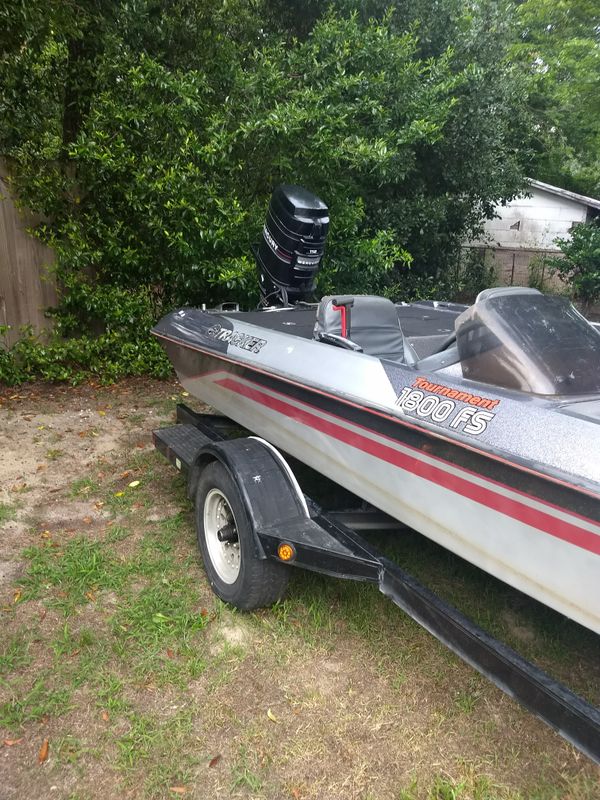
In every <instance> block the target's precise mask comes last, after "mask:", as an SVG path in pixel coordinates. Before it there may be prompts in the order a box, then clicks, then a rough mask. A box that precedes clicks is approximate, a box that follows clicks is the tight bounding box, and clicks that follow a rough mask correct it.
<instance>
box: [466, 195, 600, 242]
mask: <svg viewBox="0 0 600 800" xmlns="http://www.w3.org/2000/svg"><path fill="white" fill-rule="evenodd" d="M529 194H530V195H531V196H530V197H517V198H516V199H515V200H512V201H511V202H510V203H509V204H508V205H506V206H498V207H497V208H496V213H497V214H498V215H499V217H498V218H496V219H491V220H488V221H487V222H486V223H485V226H484V235H483V236H482V237H481V238H480V239H478V240H477V241H474V242H470V244H471V245H487V246H488V247H501V248H510V249H511V250H515V249H521V248H524V249H532V250H537V249H543V250H558V247H557V246H556V244H555V243H554V240H555V239H557V238H561V239H562V238H567V239H568V238H569V237H570V232H569V231H570V228H571V227H572V226H573V225H574V224H577V223H579V222H585V221H586V218H587V210H588V209H587V206H586V205H584V204H583V203H578V202H577V201H575V200H571V199H569V198H566V197H560V196H558V195H555V194H551V193H550V192H545V191H543V190H541V189H538V188H537V187H531V189H530V190H529Z"/></svg>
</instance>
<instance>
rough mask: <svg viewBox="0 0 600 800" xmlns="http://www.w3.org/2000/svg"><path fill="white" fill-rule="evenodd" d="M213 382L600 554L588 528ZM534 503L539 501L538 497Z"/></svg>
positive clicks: (599, 540)
mask: <svg viewBox="0 0 600 800" xmlns="http://www.w3.org/2000/svg"><path fill="white" fill-rule="evenodd" d="M216 383H217V384H218V385H219V386H222V387H223V388H226V389H229V390H230V391H233V392H235V393H237V394H241V395H243V396H244V397H246V398H248V399H249V400H253V401H254V402H256V403H259V404H260V405H264V406H267V407H268V408H270V409H272V410H273V411H277V412H278V413H280V414H284V415H285V416H286V417H290V418H292V419H295V420H297V421H298V422H301V423H302V424H303V425H307V426H308V427H310V428H313V429H315V430H319V431H321V432H322V433H324V434H326V435H327V436H331V437H332V438H334V439H337V440H338V441H341V442H344V443H345V444H348V445H350V446H351V447H355V448H356V449H358V450H361V451H362V452H364V453H368V454H369V455H372V456H374V457H375V458H378V459H380V460H381V461H385V462H387V463H388V464H392V465H393V466H395V467H399V468H400V469H403V470H406V471H407V472H410V473H412V474H413V475H416V476H417V477H419V478H423V479H424V480H427V481H431V482H432V483H435V484H436V485H438V486H441V487H443V488H445V489H449V490H450V491H453V492H456V493H457V494H460V495H461V496H463V497H467V498H469V499H470V500H473V501H474V502H476V503H479V504H480V505H483V506H485V507H487V508H490V509H492V510H494V511H497V512H498V513H500V514H504V515H505V516H507V517H511V518H512V519H515V520H517V521H518V522H522V523H523V524H525V525H529V526H531V527H533V528H536V529H537V530H540V531H543V532H544V533H547V534H549V535H550V536H554V537H555V538H557V539H562V540H563V541H565V542H568V543H569V544H573V545H575V546H576V547H580V548H582V549H583V550H587V551H589V552H590V553H594V554H595V555H600V536H597V535H596V534H594V533H592V532H591V531H587V530H585V529H584V528H580V527H578V526H577V525H573V524H572V523H569V522H566V521H565V520H562V519H560V518H557V517H555V516H553V515H552V514H549V513H546V512H544V511H540V510H539V509H536V508H532V507H531V506H528V505H526V504H525V503H522V502H520V501H519V500H515V499H514V498H510V497H506V496H504V495H502V494H500V493H498V492H495V491H494V490H493V489H489V488H486V487H484V486H480V485H479V484H476V483H473V482H471V481H469V480H467V479H466V478H463V477H461V476H458V475H454V474H453V473H451V472H448V471H446V470H444V469H442V468H440V467H437V466H435V465H433V464H429V463H427V462H425V461H422V460H420V459H418V458H416V457H415V456H411V455H409V454H407V453H402V452H399V451H398V450H395V449H394V448H392V447H389V446H388V445H385V444H382V443H381V442H377V441H374V440H373V439H370V438H369V437H367V436H364V435H362V434H360V433H356V432H355V431H352V430H348V429H347V428H344V427H343V426H342V425H339V424H338V423H336V422H332V421H331V420H327V419H323V418H322V417H319V416H317V415H316V414H313V413H312V412H310V411H306V410H304V409H302V408H298V407H297V406H295V405H292V404H291V403H288V402H287V401H285V400H280V399H278V398H275V397H272V396H271V395H269V394H267V393H265V392H262V391H260V390H259V389H254V388H252V387H250V386H247V385H246V384H244V383H241V382H240V381H237V380H235V379H233V378H223V379H221V380H218V381H216ZM507 488H508V487H507ZM532 499H533V498H532ZM537 502H541V501H539V500H537Z"/></svg>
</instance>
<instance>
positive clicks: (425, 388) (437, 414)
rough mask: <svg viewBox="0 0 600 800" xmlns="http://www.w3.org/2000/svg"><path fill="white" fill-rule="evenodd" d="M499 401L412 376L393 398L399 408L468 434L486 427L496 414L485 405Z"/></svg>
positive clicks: (492, 405)
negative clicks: (396, 396)
mask: <svg viewBox="0 0 600 800" xmlns="http://www.w3.org/2000/svg"><path fill="white" fill-rule="evenodd" d="M458 403H465V405H464V406H459V405H458ZM499 403H500V400H492V399H490V398H489V397H480V396H479V395H474V394H471V393H470V392H463V391H460V390H458V389H451V388H450V387H449V386H444V385H442V384H438V383H431V382H430V381H428V380H427V378H423V377H418V378H415V380H414V381H413V383H412V386H404V387H403V388H402V389H401V390H400V394H399V395H398V398H397V399H396V405H397V406H398V407H399V408H401V409H402V411H404V412H406V413H408V414H411V415H413V416H416V417H419V418H420V419H424V420H429V421H430V422H433V423H435V424H437V425H447V426H448V427H449V428H452V429H454V430H460V431H462V432H463V433H467V434H469V435H470V436H480V435H481V434H482V433H484V432H485V431H486V429H487V426H488V423H490V422H491V421H492V420H493V419H494V417H495V416H496V415H495V413H494V412H492V411H490V410H489V409H491V408H496V406H497V405H499Z"/></svg>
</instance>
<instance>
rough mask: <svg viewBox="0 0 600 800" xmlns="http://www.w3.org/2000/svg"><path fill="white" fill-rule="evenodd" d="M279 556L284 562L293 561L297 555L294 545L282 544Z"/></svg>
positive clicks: (278, 549) (279, 548) (278, 551)
mask: <svg viewBox="0 0 600 800" xmlns="http://www.w3.org/2000/svg"><path fill="white" fill-rule="evenodd" d="M277 555H278V556H279V558H280V559H281V560H282V561H291V560H292V558H293V557H294V556H295V555H296V550H295V549H294V546H293V545H291V544H287V542H282V543H281V544H280V545H279V547H278V548H277Z"/></svg>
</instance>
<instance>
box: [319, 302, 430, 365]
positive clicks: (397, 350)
mask: <svg viewBox="0 0 600 800" xmlns="http://www.w3.org/2000/svg"><path fill="white" fill-rule="evenodd" d="M314 338H315V339H318V340H319V341H323V342H328V343H329V344H334V345H337V346H338V347H345V348H346V349H349V350H358V351H361V352H363V353H367V355H371V356H376V357H377V358H386V359H390V360H392V361H399V362H401V363H404V364H413V363H414V362H415V361H416V357H415V354H414V352H413V350H412V348H411V346H410V344H409V342H408V341H406V340H405V338H404V335H403V334H402V328H401V327H400V321H399V320H398V313H397V311H396V306H395V305H394V304H393V303H392V301H391V300H388V299H387V298H386V297H378V296H377V295H365V294H357V295H327V296H326V297H323V298H322V300H321V302H320V303H319V307H318V309H317V320H316V322H315V330H314Z"/></svg>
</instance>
